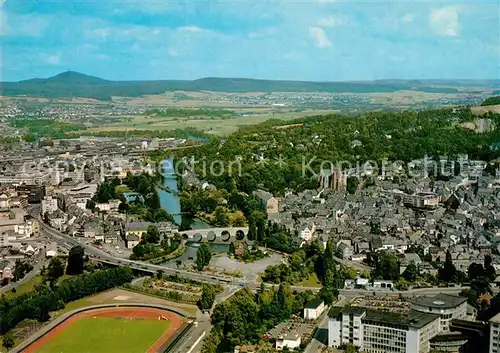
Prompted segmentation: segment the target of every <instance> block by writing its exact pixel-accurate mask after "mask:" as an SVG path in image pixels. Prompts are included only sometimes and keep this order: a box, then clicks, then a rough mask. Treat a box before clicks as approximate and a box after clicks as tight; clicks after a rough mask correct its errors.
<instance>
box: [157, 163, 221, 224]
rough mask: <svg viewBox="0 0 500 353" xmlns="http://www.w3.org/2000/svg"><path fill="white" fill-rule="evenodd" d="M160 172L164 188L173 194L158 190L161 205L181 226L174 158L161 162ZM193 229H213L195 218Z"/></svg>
mask: <svg viewBox="0 0 500 353" xmlns="http://www.w3.org/2000/svg"><path fill="white" fill-rule="evenodd" d="M160 168H161V169H160V170H161V173H162V175H163V186H164V187H165V188H168V189H169V190H171V191H172V192H168V191H165V190H163V189H160V188H158V196H159V197H160V205H161V208H163V209H164V210H165V211H167V213H170V214H171V215H173V217H174V221H175V223H176V224H177V225H179V226H180V225H181V222H182V215H181V200H180V198H179V196H178V192H179V190H178V188H177V174H176V173H175V167H174V160H173V158H172V157H169V158H168V159H165V160H164V161H161V162H160ZM191 227H192V228H193V229H207V228H211V226H210V225H209V224H208V223H205V222H203V221H202V220H201V219H198V218H195V219H193V222H192V224H191Z"/></svg>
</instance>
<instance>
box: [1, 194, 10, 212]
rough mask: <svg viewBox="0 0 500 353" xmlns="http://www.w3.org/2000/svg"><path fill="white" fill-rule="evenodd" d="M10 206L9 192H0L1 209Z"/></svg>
mask: <svg viewBox="0 0 500 353" xmlns="http://www.w3.org/2000/svg"><path fill="white" fill-rule="evenodd" d="M9 207H10V197H9V196H8V195H7V194H0V209H6V208H9Z"/></svg>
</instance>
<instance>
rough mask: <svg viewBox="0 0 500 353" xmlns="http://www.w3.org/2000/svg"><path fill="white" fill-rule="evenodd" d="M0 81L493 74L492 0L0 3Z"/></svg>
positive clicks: (496, 14) (499, 23)
mask: <svg viewBox="0 0 500 353" xmlns="http://www.w3.org/2000/svg"><path fill="white" fill-rule="evenodd" d="M0 2H1V1H0ZM1 6H2V7H1V8H0V20H1V22H0V40H1V44H2V45H1V49H2V52H1V59H2V60H1V62H0V65H1V67H0V68H1V70H0V73H1V77H0V80H2V81H17V80H22V79H28V78H33V77H49V76H52V75H55V74H57V73H60V72H62V71H66V70H74V71H79V72H82V73H86V74H89V75H95V76H99V77H103V78H106V79H113V80H137V79H196V78H201V77H250V78H267V79H291V80H315V81H341V80H372V79H385V78H478V79H482V78H497V79H498V78H500V2H499V0H489V1H488V0H486V1H484V0H483V1H467V2H452V1H439V0H437V1H436V0H434V1H384V2H378V1H370V0H363V1H350V0H344V1H340V0H315V1H313V0H309V1H297V0H225V1H212V0H151V1H148V0H142V1H133V0H100V1H95V0H5V2H4V3H3V5H1Z"/></svg>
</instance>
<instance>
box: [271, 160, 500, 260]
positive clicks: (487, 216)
mask: <svg viewBox="0 0 500 353" xmlns="http://www.w3.org/2000/svg"><path fill="white" fill-rule="evenodd" d="M469 164H470V165H471V166H472V167H471V171H472V172H471V173H469V174H466V175H462V176H456V177H453V178H451V179H450V180H449V181H442V180H440V181H436V182H431V180H430V179H429V178H414V179H407V180H405V179H402V180H401V181H400V182H399V183H395V182H394V181H391V180H386V179H383V178H382V179H379V180H376V182H375V185H373V186H370V187H368V188H365V189H364V190H363V191H361V192H359V193H357V194H354V195H345V194H343V193H339V192H335V191H332V190H328V189H324V190H322V191H321V192H319V193H318V192H317V191H315V190H305V191H303V192H300V193H298V194H290V193H289V194H287V195H286V196H284V197H282V198H280V200H279V212H278V213H276V214H273V215H269V219H270V220H271V221H272V222H276V223H279V224H281V225H284V226H285V227H286V228H287V229H288V230H290V231H292V232H294V233H295V234H296V237H297V239H298V240H299V244H303V243H306V242H311V241H319V242H321V243H323V244H324V243H325V242H326V240H327V239H328V237H329V236H333V237H334V238H336V239H338V247H337V251H338V254H339V255H340V256H341V257H343V258H346V259H351V260H354V261H362V260H363V259H364V258H366V254H367V253H369V252H371V251H393V252H395V253H396V254H399V255H400V256H402V263H403V264H407V263H408V262H409V261H410V260H409V259H407V258H406V257H405V253H406V252H407V251H408V250H409V249H410V247H411V246H419V247H421V248H423V249H425V253H426V254H428V256H429V257H430V258H432V260H433V261H444V258H445V250H444V249H450V251H451V253H452V257H453V259H454V262H455V263H456V266H457V267H458V268H460V269H467V267H468V266H469V265H470V263H472V262H482V261H483V260H484V256H486V255H490V254H493V257H494V259H495V260H494V261H498V262H499V263H500V258H499V259H498V260H496V256H495V255H494V254H495V253H496V252H497V251H498V250H500V187H499V186H500V180H498V179H495V178H493V177H491V176H487V175H482V174H480V175H478V173H477V171H478V170H479V169H480V168H483V166H484V165H482V164H480V163H476V162H475V161H469ZM436 244H438V245H439V246H437V247H436ZM413 261H417V262H419V263H421V264H422V266H424V264H423V262H424V260H423V259H420V260H418V259H413Z"/></svg>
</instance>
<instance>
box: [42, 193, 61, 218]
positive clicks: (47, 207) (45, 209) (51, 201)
mask: <svg viewBox="0 0 500 353" xmlns="http://www.w3.org/2000/svg"><path fill="white" fill-rule="evenodd" d="M55 211H57V199H56V198H55V197H52V196H46V197H45V198H44V199H43V200H42V214H43V215H44V214H46V213H53V212H55Z"/></svg>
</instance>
